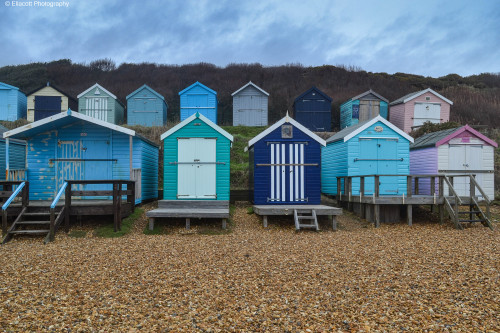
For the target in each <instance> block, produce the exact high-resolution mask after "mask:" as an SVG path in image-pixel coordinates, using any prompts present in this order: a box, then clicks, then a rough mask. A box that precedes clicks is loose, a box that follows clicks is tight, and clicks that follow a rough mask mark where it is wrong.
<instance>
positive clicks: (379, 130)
mask: <svg viewBox="0 0 500 333" xmlns="http://www.w3.org/2000/svg"><path fill="white" fill-rule="evenodd" d="M374 130H375V132H379V133H380V132H382V131H383V130H384V128H383V127H382V126H375V128H374Z"/></svg>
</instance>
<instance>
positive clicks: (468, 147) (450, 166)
mask: <svg viewBox="0 0 500 333" xmlns="http://www.w3.org/2000/svg"><path fill="white" fill-rule="evenodd" d="M497 147H498V144H497V143H496V142H495V141H493V140H491V139H489V138H487V137H486V136H484V135H483V134H481V133H479V132H478V131H476V130H475V129H473V128H471V127H470V126H468V125H465V126H462V127H459V128H452V129H447V130H442V131H438V132H434V133H428V134H426V135H423V136H421V137H419V138H417V139H415V142H414V143H413V144H412V145H411V146H410V173H411V174H437V173H444V174H447V175H449V176H453V175H454V174H455V175H458V174H462V175H463V174H474V175H475V178H476V181H477V183H478V184H479V186H481V188H482V189H483V191H484V192H485V193H486V195H487V196H488V198H489V199H490V200H493V199H494V198H495V186H494V176H495V175H494V164H495V148H497ZM435 186H436V187H435V189H436V190H437V184H436V185H435ZM419 188H420V191H422V193H430V180H429V179H422V180H421V182H420V183H419ZM453 188H454V189H455V191H456V192H457V194H458V195H460V196H468V195H469V191H470V179H468V178H466V177H456V178H454V181H453ZM436 192H437V191H436ZM444 192H445V193H448V190H447V187H446V185H445V189H444ZM476 195H479V196H480V193H479V192H478V191H477V190H476Z"/></svg>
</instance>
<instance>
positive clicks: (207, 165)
mask: <svg viewBox="0 0 500 333" xmlns="http://www.w3.org/2000/svg"><path fill="white" fill-rule="evenodd" d="M216 144H217V140H216V139H213V138H186V139H179V140H178V161H177V162H178V169H177V170H178V171H177V172H178V175H177V197H178V198H179V199H216V198H217V196H216V188H215V186H216V182H215V180H216V166H217V164H216Z"/></svg>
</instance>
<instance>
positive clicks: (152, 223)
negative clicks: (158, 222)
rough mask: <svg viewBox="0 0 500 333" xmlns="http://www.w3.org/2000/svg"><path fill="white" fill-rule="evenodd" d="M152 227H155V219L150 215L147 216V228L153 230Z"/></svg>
mask: <svg viewBox="0 0 500 333" xmlns="http://www.w3.org/2000/svg"><path fill="white" fill-rule="evenodd" d="M154 228H155V219H154V217H150V218H149V230H151V231H153V229H154Z"/></svg>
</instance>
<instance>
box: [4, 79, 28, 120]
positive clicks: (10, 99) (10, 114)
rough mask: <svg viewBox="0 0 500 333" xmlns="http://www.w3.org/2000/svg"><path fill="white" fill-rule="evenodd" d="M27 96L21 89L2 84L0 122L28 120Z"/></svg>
mask: <svg viewBox="0 0 500 333" xmlns="http://www.w3.org/2000/svg"><path fill="white" fill-rule="evenodd" d="M26 103H27V99H26V95H25V94H24V93H23V92H22V91H21V90H19V88H17V87H14V86H11V85H8V84H6V83H3V82H0V120H8V121H15V120H18V119H20V118H26V108H27V104H26Z"/></svg>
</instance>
